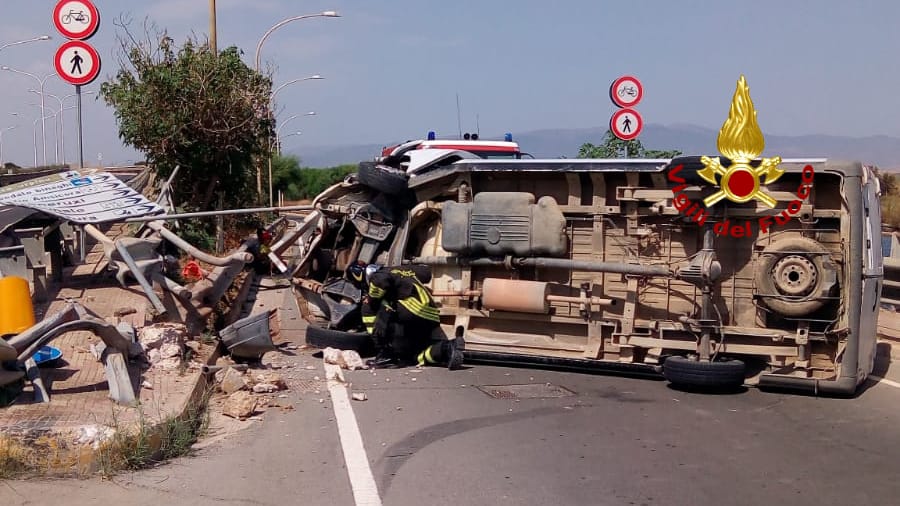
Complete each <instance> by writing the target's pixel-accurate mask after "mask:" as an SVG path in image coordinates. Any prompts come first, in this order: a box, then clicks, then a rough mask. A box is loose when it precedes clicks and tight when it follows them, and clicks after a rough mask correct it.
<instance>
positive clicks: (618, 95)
mask: <svg viewBox="0 0 900 506" xmlns="http://www.w3.org/2000/svg"><path fill="white" fill-rule="evenodd" d="M643 97H644V86H643V85H642V84H641V82H640V81H638V80H637V78H636V77H632V76H622V77H620V78H618V79H616V80H615V81H613V83H612V85H611V86H610V87H609V98H610V99H611V100H612V101H613V103H614V104H616V106H618V107H623V108H624V107H634V106H636V105H637V104H638V102H640V101H641V98H643Z"/></svg>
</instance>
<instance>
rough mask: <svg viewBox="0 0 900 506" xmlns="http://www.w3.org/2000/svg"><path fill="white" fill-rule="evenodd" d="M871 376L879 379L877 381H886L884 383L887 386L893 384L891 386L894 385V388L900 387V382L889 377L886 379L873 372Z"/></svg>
mask: <svg viewBox="0 0 900 506" xmlns="http://www.w3.org/2000/svg"><path fill="white" fill-rule="evenodd" d="M869 378H871V379H873V380H875V381H877V382H879V383H884V384H885V385H887V386H891V387H894V388H900V383H897V382H896V381H892V380H889V379H884V378H882V377H881V376H874V375H871V374H870V375H869Z"/></svg>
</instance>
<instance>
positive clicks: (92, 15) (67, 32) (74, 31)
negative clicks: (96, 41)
mask: <svg viewBox="0 0 900 506" xmlns="http://www.w3.org/2000/svg"><path fill="white" fill-rule="evenodd" d="M53 24H54V25H56V29H57V30H59V33H61V34H62V35H63V37H66V38H67V39H74V40H84V39H87V38H90V37H91V36H92V35H94V33H95V32H96V31H97V28H99V27H100V11H99V10H97V7H96V6H95V5H94V3H93V2H91V1H90V0H60V1H59V2H57V4H56V7H55V8H54V9H53Z"/></svg>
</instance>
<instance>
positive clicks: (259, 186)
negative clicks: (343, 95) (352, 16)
mask: <svg viewBox="0 0 900 506" xmlns="http://www.w3.org/2000/svg"><path fill="white" fill-rule="evenodd" d="M340 16H341V15H340V14H338V13H337V12H336V11H322V12H320V13H318V14H304V15H302V16H293V17H289V18H285V19H283V20H281V21H279V22H278V23H275V24H274V25H272V27H271V28H269V29H268V30H266V32H265V33H264V34H263V36H262V37H261V38H260V39H259V43H258V44H257V45H256V55H255V58H254V59H255V62H256V71H257V72H259V67H260V54H261V52H262V47H263V44H264V43H265V42H266V39H268V38H269V36H270V35H272V32H274V31H275V30H277V29H279V28H281V27H282V26H284V25H286V24H288V23H291V22H294V21H299V20H301V19H308V18H317V17H325V18H338V17H340ZM313 77H315V76H313ZM319 77H320V78H321V76H319ZM279 89H281V88H279ZM276 91H277V90H276ZM272 97H274V93H273V94H272ZM272 97H269V114H270V119H271V115H272V110H271V109H272V104H271V101H272ZM269 142H270V144H269V156H268V158H269V204H270V205H271V204H272V176H271V174H272V145H271V140H270V141H269ZM256 194H257V195H259V196H260V197H262V168H259V169H257V171H256Z"/></svg>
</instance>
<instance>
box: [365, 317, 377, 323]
mask: <svg viewBox="0 0 900 506" xmlns="http://www.w3.org/2000/svg"><path fill="white" fill-rule="evenodd" d="M375 318H376V317H375V316H363V317H362V321H363V323H375Z"/></svg>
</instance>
